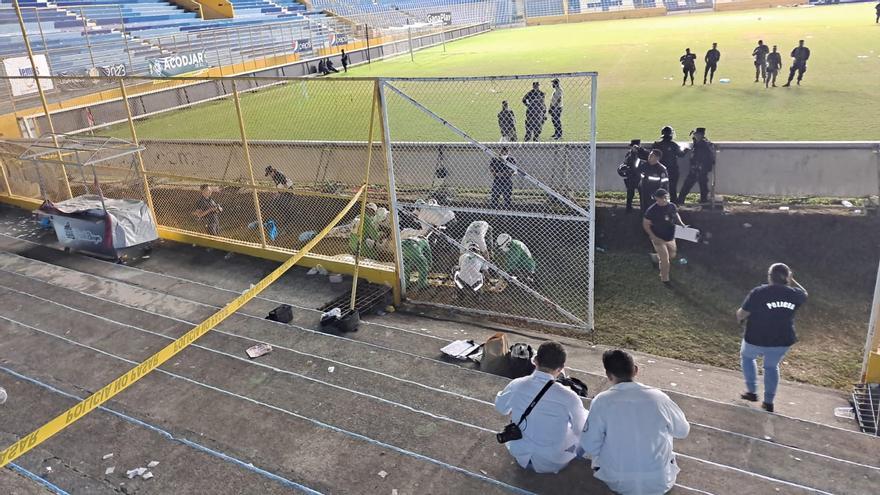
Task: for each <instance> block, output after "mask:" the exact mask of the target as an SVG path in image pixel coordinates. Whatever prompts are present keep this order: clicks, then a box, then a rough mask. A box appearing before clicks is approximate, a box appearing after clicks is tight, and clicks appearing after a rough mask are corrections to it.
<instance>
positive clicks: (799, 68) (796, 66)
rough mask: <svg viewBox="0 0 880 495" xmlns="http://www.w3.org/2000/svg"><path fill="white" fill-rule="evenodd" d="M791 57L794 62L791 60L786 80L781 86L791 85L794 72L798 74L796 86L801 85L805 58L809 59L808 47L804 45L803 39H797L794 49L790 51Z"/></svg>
mask: <svg viewBox="0 0 880 495" xmlns="http://www.w3.org/2000/svg"><path fill="white" fill-rule="evenodd" d="M791 58H793V59H794V62H792V64H791V68H790V69H789V70H788V82H787V83H785V84H784V85H783V86H782V87H783V88H788V87H790V86H791V80H792V79H794V73H795V72H797V75H798V78H797V83H798V86H800V85H801V79H803V78H804V72H806V71H807V60H809V59H810V49H809V48H807V47H805V46H804V40H800V41H798V46H796V47H794V50H792V51H791Z"/></svg>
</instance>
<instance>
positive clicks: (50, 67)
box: [34, 7, 52, 74]
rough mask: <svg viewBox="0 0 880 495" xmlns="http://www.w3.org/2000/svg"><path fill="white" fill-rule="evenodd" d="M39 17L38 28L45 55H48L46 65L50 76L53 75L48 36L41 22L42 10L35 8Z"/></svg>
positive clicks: (35, 12)
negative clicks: (47, 42) (47, 41)
mask: <svg viewBox="0 0 880 495" xmlns="http://www.w3.org/2000/svg"><path fill="white" fill-rule="evenodd" d="M34 14H35V15H36V16H37V28H38V29H39V30H40V39H41V40H42V41H43V53H44V54H46V65H48V66H49V74H52V62H51V61H50V60H49V45H47V44H46V35H45V34H44V33H43V23H42V22H40V9H39V8H37V7H34Z"/></svg>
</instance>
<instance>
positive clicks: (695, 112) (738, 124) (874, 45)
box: [116, 3, 880, 141]
mask: <svg viewBox="0 0 880 495" xmlns="http://www.w3.org/2000/svg"><path fill="white" fill-rule="evenodd" d="M873 14H874V5H873V3H860V4H851V5H843V6H830V7H814V8H808V7H802V8H776V9H768V10H755V11H743V12H734V13H717V14H716V13H707V14H692V15H675V16H667V17H662V18H649V19H634V20H620V21H603V22H588V23H580V24H567V25H557V26H537V27H528V28H520V29H505V30H498V31H493V32H491V33H489V34H485V35H480V36H476V37H473V38H469V39H466V40H461V41H457V42H453V43H448V44H447V45H446V48H445V50H444V49H443V47H435V48H430V49H427V50H424V51H420V52H416V54H415V62H412V61H410V57H409V56H403V57H397V58H395V59H391V60H387V61H384V62H377V63H374V64H371V65H368V66H362V67H357V68H354V69H353V70H351V71H350V72H349V74H348V76H349V77H358V76H401V77H411V76H460V75H498V74H534V73H547V72H569V71H597V72H598V73H599V100H598V101H599V103H598V111H599V120H598V129H599V131H598V132H599V139H600V140H603V141H617V140H628V139H630V138H632V137H642V138H645V139H647V138H651V137H654V136H655V135H656V134H657V132H658V129H659V128H660V126H661V125H664V124H670V125H672V126H674V127H676V128H677V129H678V130H679V134H680V135H683V134H684V132H683V131H686V130H688V129H690V128H693V127H695V126H704V127H707V128H709V134H710V137H711V138H712V139H715V140H743V141H760V140H869V139H878V138H880V119H878V118H877V115H880V97H878V95H877V90H878V85H880V26H878V25H876V24H874V17H873ZM759 38H762V39H764V40H765V42H766V43H768V44H770V45H773V44H778V45H779V51H780V52H782V53H783V61H784V62H783V63H784V67H783V72H782V73H781V74H780V77H781V78H783V81H781V82H780V83H779V84H780V85H781V84H782V82H784V78H785V77H786V76H787V74H788V66H789V65H790V59H789V57H788V54H789V52H790V51H791V49H792V48H793V47H794V46H795V45H796V43H797V40H798V39H800V38H804V39H805V40H806V43H807V46H809V47H810V49H811V50H812V57H811V59H810V62H809V65H808V68H809V70H808V72H807V74H806V77H805V80H804V85H803V86H801V87H792V88H776V89H773V88H771V89H769V90H768V89H765V88H764V87H763V85H762V84H755V83H753V82H752V81H753V80H754V66H753V65H752V59H751V56H750V54H751V50H752V48H753V47H754V45H755V44H756V41H757V40H758V39H759ZM713 41H715V42H718V44H719V49H720V50H721V52H722V57H721V62H720V64H719V71H718V73H716V82H715V84H714V85H711V86H708V85H707V86H703V85H702V84H701V83H702V69H703V63H702V56H703V54H704V53H705V51H706V50H707V49H708V48H709V46H710V44H711V43H712V42H713ZM685 47H690V48H691V49H692V50H693V51H694V52H695V53H697V54H698V57H699V58H698V62H699V63H698V65H697V72H698V74H697V75H698V78H697V79H698V80H697V85H696V86H694V87H685V88H682V87H681V86H680V85H681V70H680V67H679V64H678V57H679V56H680V55H681V54H682V53H683V52H684V48H685ZM670 77H671V80H670V79H669V78H670ZM720 78H729V79H730V80H731V82H730V83H729V84H719V83H718V79H720ZM334 79H336V83H335V84H327V83H323V82H319V81H316V82H314V83H311V82H310V83H295V84H292V85H287V86H284V87H282V88H276V89H271V90H263V91H261V92H259V93H255V94H251V95H247V96H245V97H244V98H243V106H244V108H245V115H246V117H247V120H248V132H249V135H250V137H252V138H254V139H358V140H360V139H365V135H366V131H365V128H366V122H367V121H368V120H369V113H368V112H369V96H370V92H369V87H368V83H356V82H353V81H351V82H348V81H343V79H345V77H340V78H338V79H337V78H334ZM488 89H489V88H484V91H482V92H480V91H475V94H472V95H470V96H471V99H470V101H468V99H466V98H462V97H461V96H462V95H459V94H445V95H435V96H434V98H433V100H432V96H431V95H429V94H427V93H424V92H423V94H422V97H423V98H425V99H426V100H431V101H432V102H433V103H435V104H436V106H434V107H432V108H435V109H437V110H438V111H443V112H441V113H444V117H447V118H449V119H450V120H454V119H455V117H456V115H464V114H480V115H485V119H484V120H480V121H479V122H481V123H479V124H473V125H472V126H471V128H469V129H468V130H469V132H471V133H473V134H474V136H475V137H478V138H479V139H491V140H496V139H497V136H496V134H497V131H496V128H495V123H494V114H495V113H496V112H497V107H498V104H499V101H500V99H501V98H502V96H503V97H508V98H510V99H511V100H512V101H513V102H516V105H514V106H513V108H514V110H515V111H517V113H518V117H519V118H520V119H521V117H522V113H523V112H522V108H521V106H522V105H521V104H519V96H521V94H522V93H524V92H525V91H526V90H527V89H528V84H527V82H525V81H523V82H522V89H521V90H520V89H519V87H517V88H516V90H515V91H514V90H513V89H512V88H509V90H510V91H509V93H510V94H509V95H508V94H503V95H502V94H491V93H489V92H488ZM573 93H574V92H572V91H569V92H567V93H566V97H567V98H569V99H568V100H567V107H568V108H572V103H575V104H577V103H579V102H572V99H574V98H576V96H575V95H574V94H573ZM487 95H488V97H487ZM548 95H549V93H548ZM464 96H465V97H467V96H468V95H464ZM566 112H567V114H568V113H570V111H569V110H566ZM233 117H234V109H233V107H232V105H231V104H229V103H225V102H224V103H212V104H206V105H200V106H198V107H196V108H193V109H190V110H186V111H176V112H172V113H169V114H167V115H162V116H157V117H153V118H150V119H148V120H146V121H142V122H140V123H139V124H138V130H139V133H140V135H141V137H143V138H148V137H154V138H188V139H198V138H232V137H237V136H238V128H237V123H236V122H235V120H234V118H233ZM398 118H399V119H400V120H398V124H397V125H396V127H397V137H400V138H407V139H409V138H421V139H441V140H442V139H445V138H446V137H447V136H446V135H441V136H438V135H436V134H435V131H434V130H433V129H434V128H433V127H431V126H429V125H428V124H427V123H426V124H424V125H416V126H415V127H411V126H408V125H406V118H405V117H403V116H400V115H399V114H398ZM568 118H569V115H566V119H568ZM464 120H467V121H468V122H477V120H475V119H471V118H467V119H464ZM482 122H485V123H482ZM519 125H520V126H521V125H522V123H521V122H520V123H519ZM566 125H567V126H568V123H566ZM549 126H550V123H549V122H548V123H547V124H546V127H548V128H549ZM392 130H395V123H393V122H392ZM116 132H119V133H120V135H122V134H124V133H125V130H124V129H119V130H118V131H116ZM522 132H523V131H522V129H520V135H521V134H522ZM544 134H545V136H543V138H544V139H547V138H549V134H550V132H546V129H545V133H544Z"/></svg>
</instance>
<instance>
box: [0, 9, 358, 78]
mask: <svg viewBox="0 0 880 495" xmlns="http://www.w3.org/2000/svg"><path fill="white" fill-rule="evenodd" d="M232 3H233V5H234V8H235V17H234V18H232V19H216V20H203V19H200V18H199V17H198V14H196V13H194V12H187V11H185V10H183V9H180V8H178V7H176V6H174V5H171V4H169V3H167V2H163V1H160V0H124V1H122V2H117V3H116V4H115V5H110V4H108V3H106V2H104V1H103V0H59V1H57V2H52V3H49V2H45V1H39V0H22V1H21V2H20V5H21V6H22V16H23V18H24V21H25V27H26V29H27V30H28V32H29V33H30V42H31V47H32V49H33V50H34V52H35V53H44V54H46V55H47V58H48V59H49V67H50V70H51V72H52V73H53V74H55V75H69V74H84V73H86V72H88V71H89V69H92V68H100V67H113V66H119V65H123V66H126V70H125V73H126V74H129V75H131V74H147V73H148V72H149V69H148V67H149V63H148V60H150V59H153V58H157V57H161V56H167V55H174V54H179V53H187V52H192V51H195V50H202V49H207V48H212V49H213V50H212V51H213V53H212V51H207V52H206V57H207V58H208V60H209V62H211V63H213V64H224V63H230V62H235V61H237V60H246V59H248V58H250V57H253V56H259V55H261V54H262V55H266V54H274V53H276V52H277V51H278V50H279V47H292V46H293V44H292V42H293V41H295V40H302V39H308V40H309V41H310V43H309V44H308V46H310V47H313V48H311V49H310V50H309V52H311V53H314V52H315V51H316V50H317V48H320V47H325V46H330V45H333V44H342V43H341V42H344V41H348V40H350V38H351V37H350V36H349V35H348V34H347V33H348V31H349V30H350V28H349V27H348V26H347V25H346V24H345V23H342V22H340V21H338V20H335V19H332V18H330V17H328V16H327V15H326V14H324V13H323V12H307V11H306V7H305V6H304V5H302V4H300V3H297V2H295V1H293V0H285V1H284V2H283V3H277V2H271V1H269V0H233V2H232ZM230 33H231V35H230ZM218 43H220V44H219V45H218ZM24 53H25V48H24V43H23V40H22V37H21V33H20V29H19V26H18V20H17V17H16V14H15V11H14V9H13V8H12V0H0V58H6V57H10V56H22V55H23V54H24ZM308 54H309V53H307V54H306V55H308Z"/></svg>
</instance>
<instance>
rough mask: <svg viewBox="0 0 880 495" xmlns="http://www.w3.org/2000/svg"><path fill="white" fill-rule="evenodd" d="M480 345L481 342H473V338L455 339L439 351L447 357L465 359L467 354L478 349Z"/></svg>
mask: <svg viewBox="0 0 880 495" xmlns="http://www.w3.org/2000/svg"><path fill="white" fill-rule="evenodd" d="M481 345H482V344H477V343H475V342H474V341H473V340H456V341H455V342H453V343H451V344H448V345H446V346H445V347H443V348H442V349H440V352H442V353H443V354H445V355H447V356H449V357H452V358H455V359H461V360H462V361H466V360H467V359H468V356H470V355H471V354H473V353H475V352H476V351H477V350H479V348H480V347H481Z"/></svg>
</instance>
